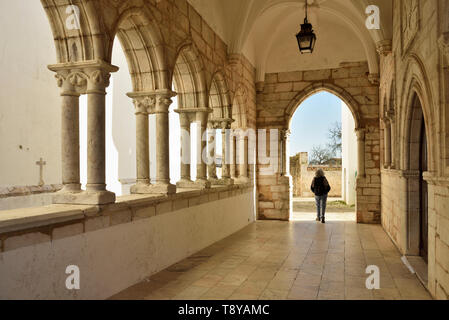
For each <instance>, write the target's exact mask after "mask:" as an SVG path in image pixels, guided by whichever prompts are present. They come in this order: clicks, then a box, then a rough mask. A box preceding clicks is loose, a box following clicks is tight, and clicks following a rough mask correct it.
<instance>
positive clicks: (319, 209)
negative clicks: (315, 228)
mask: <svg viewBox="0 0 449 320" xmlns="http://www.w3.org/2000/svg"><path fill="white" fill-rule="evenodd" d="M326 201H327V194H326V195H324V196H315V202H316V213H317V215H316V217H317V218H318V219H320V220H321V218H324V215H325V213H326Z"/></svg>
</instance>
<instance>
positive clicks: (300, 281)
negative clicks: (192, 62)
mask: <svg viewBox="0 0 449 320" xmlns="http://www.w3.org/2000/svg"><path fill="white" fill-rule="evenodd" d="M297 211H298V212H297V213H294V214H293V217H292V220H293V221H290V222H280V221H258V222H256V223H253V224H251V225H249V226H247V227H246V228H244V229H243V230H241V231H239V232H237V233H235V234H233V235H231V236H230V237H228V238H226V239H224V240H222V241H219V242H217V243H215V244H213V245H212V246H210V247H208V248H206V249H204V250H202V251H201V252H198V253H197V254H195V255H193V256H191V257H189V258H187V259H184V260H183V261H180V262H179V263H177V264H176V265H173V266H171V267H169V268H167V269H166V270H163V271H161V272H159V273H158V274H156V275H153V276H152V277H150V278H148V279H146V280H144V281H143V282H141V283H139V284H137V285H135V286H132V287H130V288H128V289H126V290H124V291H123V292H121V293H119V294H117V295H115V296H113V297H112V299H150V300H153V299H177V300H182V299H189V300H198V299H212V300H223V299H232V300H247V299H249V300H253V299H254V300H255V299H263V300H270V299H294V300H303V299H332V300H334V299H337V300H341V299H349V300H355V299H363V300H367V299H389V300H391V299H407V300H409V299H430V296H429V294H428V292H427V291H426V289H425V288H424V287H423V286H422V285H421V283H420V282H419V280H418V279H417V277H416V276H415V275H414V274H411V273H410V271H409V270H408V269H407V268H406V267H405V265H404V264H403V263H402V261H401V255H400V253H399V251H398V250H397V249H396V247H395V246H394V244H393V243H392V242H391V240H390V239H389V237H388V236H387V234H386V233H385V232H384V231H383V229H382V228H381V226H379V225H361V224H356V223H355V221H354V213H353V212H351V211H350V210H346V212H342V211H344V210H339V209H336V210H333V208H329V212H328V214H327V221H326V224H321V223H318V222H316V221H314V218H315V214H314V213H313V212H307V209H306V210H297ZM333 211H334V212H333ZM367 265H377V266H378V267H379V268H380V273H381V274H380V286H381V289H380V290H368V289H366V287H365V281H366V278H367V277H368V275H367V274H365V269H366V267H367Z"/></svg>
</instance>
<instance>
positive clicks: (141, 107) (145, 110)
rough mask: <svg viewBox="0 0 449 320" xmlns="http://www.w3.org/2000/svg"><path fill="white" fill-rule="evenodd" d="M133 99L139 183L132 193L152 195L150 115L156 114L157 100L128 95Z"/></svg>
mask: <svg viewBox="0 0 449 320" xmlns="http://www.w3.org/2000/svg"><path fill="white" fill-rule="evenodd" d="M128 96H129V97H130V98H133V103H134V107H135V115H136V169H137V172H136V175H137V183H136V185H134V186H132V187H131V193H134V194H148V193H152V192H153V191H152V189H151V188H150V145H149V128H148V115H149V114H150V113H152V112H154V106H155V99H154V97H153V96H151V95H150V94H147V93H143V92H142V93H140V92H135V93H134V92H133V93H128Z"/></svg>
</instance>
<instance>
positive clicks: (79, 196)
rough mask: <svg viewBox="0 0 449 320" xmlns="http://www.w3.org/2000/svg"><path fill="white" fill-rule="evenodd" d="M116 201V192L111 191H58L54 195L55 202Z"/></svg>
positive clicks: (101, 202) (93, 203)
mask: <svg viewBox="0 0 449 320" xmlns="http://www.w3.org/2000/svg"><path fill="white" fill-rule="evenodd" d="M114 202H115V193H113V192H110V191H106V190H105V191H80V192H61V191H60V192H57V193H56V194H55V195H54V196H53V203H55V204H86V205H89V204H90V205H102V204H111V203H114Z"/></svg>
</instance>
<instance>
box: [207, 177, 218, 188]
mask: <svg viewBox="0 0 449 320" xmlns="http://www.w3.org/2000/svg"><path fill="white" fill-rule="evenodd" d="M207 181H209V182H210V185H211V186H216V185H218V184H219V183H220V179H218V177H214V178H209V179H207Z"/></svg>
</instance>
